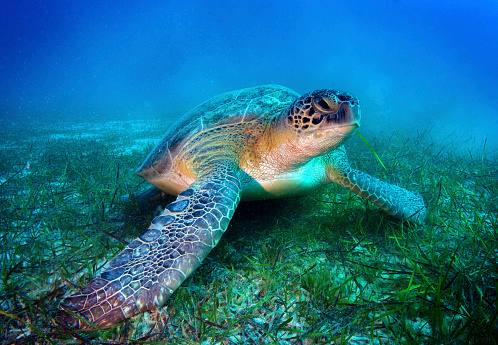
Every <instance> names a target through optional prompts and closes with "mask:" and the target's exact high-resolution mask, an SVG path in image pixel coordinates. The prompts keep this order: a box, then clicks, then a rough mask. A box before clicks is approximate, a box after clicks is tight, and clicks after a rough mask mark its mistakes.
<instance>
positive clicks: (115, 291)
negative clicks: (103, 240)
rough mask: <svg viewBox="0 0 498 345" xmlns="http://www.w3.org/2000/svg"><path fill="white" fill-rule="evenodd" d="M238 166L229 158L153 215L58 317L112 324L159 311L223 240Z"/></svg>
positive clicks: (73, 322) (71, 322) (74, 323)
mask: <svg viewBox="0 0 498 345" xmlns="http://www.w3.org/2000/svg"><path fill="white" fill-rule="evenodd" d="M240 192H241V188H240V182H239V179H238V177H237V175H236V168H235V167H234V166H233V165H231V164H228V163H227V162H224V164H218V165H216V166H214V168H213V170H212V171H208V172H207V173H205V174H203V176H202V177H200V178H199V179H198V180H197V181H196V182H194V183H193V184H192V185H191V186H190V187H189V188H188V189H186V190H185V191H183V192H182V193H180V194H179V195H178V198H177V199H176V201H175V202H173V203H171V204H170V205H168V207H167V208H166V209H165V210H164V212H163V213H162V214H161V215H160V216H158V217H156V218H154V220H153V221H152V224H151V225H150V227H149V229H148V230H147V231H146V232H145V233H143V234H142V235H141V236H140V237H138V238H137V239H135V240H134V241H133V242H131V243H130V244H129V245H128V246H127V247H126V248H125V249H124V250H123V251H122V252H121V253H120V254H119V255H118V256H116V257H115V258H114V259H113V260H111V261H110V262H109V264H108V266H107V268H106V269H105V271H104V272H103V273H102V274H101V275H100V276H99V277H97V278H95V279H94V280H93V281H92V282H90V284H88V285H87V286H86V287H85V288H83V289H82V290H81V291H79V292H77V293H75V294H73V295H71V296H69V297H67V298H66V299H64V300H63V301H62V303H61V306H60V307H59V310H58V312H57V319H58V320H59V322H61V323H62V324H64V325H67V326H69V327H75V328H88V327H89V326H88V325H87V324H85V323H83V322H81V321H80V320H78V318H76V317H74V316H71V315H69V314H68V313H67V312H65V311H64V309H67V310H69V311H71V312H74V313H76V314H78V315H80V316H82V317H83V318H85V319H87V320H88V321H90V322H91V323H93V324H95V325H97V326H99V327H108V326H111V325H113V324H115V323H118V322H120V321H122V320H124V319H126V318H129V317H132V316H134V315H137V314H139V313H141V312H144V311H146V310H155V309H157V308H159V307H161V306H163V305H164V303H165V302H166V299H167V298H168V297H169V296H170V295H171V294H172V293H173V291H175V290H176V289H177V288H178V286H180V284H181V283H182V282H183V281H184V280H185V279H186V278H187V277H188V276H189V275H190V274H191V273H192V272H193V271H194V270H195V269H196V268H197V267H198V266H199V265H200V263H201V262H202V260H203V259H204V258H205V257H206V256H207V255H208V253H209V252H210V251H211V249H213V248H214V246H216V244H218V241H219V240H220V238H221V235H222V234H223V233H224V232H225V230H226V228H227V226H228V223H229V222H230V219H231V218H232V216H233V213H234V211H235V208H236V207H237V205H238V203H239V200H240Z"/></svg>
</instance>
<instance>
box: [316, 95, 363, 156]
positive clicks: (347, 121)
mask: <svg viewBox="0 0 498 345" xmlns="http://www.w3.org/2000/svg"><path fill="white" fill-rule="evenodd" d="M322 115H323V121H322V123H321V124H320V125H319V127H318V128H316V130H315V132H314V133H313V135H312V136H313V137H314V139H315V140H324V139H325V140H332V141H333V143H332V147H337V146H338V144H343V143H344V142H346V141H347V140H348V139H349V138H350V137H351V136H352V135H353V133H354V132H355V131H356V130H357V129H358V128H359V127H360V120H361V109H360V107H359V105H352V104H351V103H350V102H342V103H340V104H339V106H338V107H337V109H336V110H335V111H333V112H328V113H323V114H322Z"/></svg>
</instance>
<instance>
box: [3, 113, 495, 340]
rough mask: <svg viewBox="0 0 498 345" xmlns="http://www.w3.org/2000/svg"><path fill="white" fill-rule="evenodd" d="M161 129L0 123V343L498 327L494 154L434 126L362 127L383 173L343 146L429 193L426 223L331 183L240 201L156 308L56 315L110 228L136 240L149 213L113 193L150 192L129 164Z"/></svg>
mask: <svg viewBox="0 0 498 345" xmlns="http://www.w3.org/2000/svg"><path fill="white" fill-rule="evenodd" d="M168 125H170V124H169V123H164V122H162V121H160V120H142V121H141V120H130V121H112V122H101V123H96V122H91V123H64V122H56V121H54V122H53V123H45V124H38V125H34V124H31V123H23V124H20V123H9V124H8V123H3V124H2V127H3V128H2V131H1V135H0V138H1V140H0V143H1V148H0V203H1V210H2V219H1V228H2V241H1V243H2V244H1V246H2V248H0V250H1V252H0V254H1V261H2V282H0V287H1V289H2V290H1V299H0V310H2V315H3V316H1V317H2V320H3V321H2V323H3V326H1V328H0V329H1V333H0V339H2V343H34V342H37V343H47V342H49V341H50V340H52V341H54V342H56V343H59V342H82V341H84V339H87V338H93V339H94V340H95V341H96V342H97V343H98V342H99V341H104V340H105V341H108V343H113V342H112V341H116V342H118V343H127V342H128V341H130V340H133V339H135V340H136V339H142V340H144V341H147V340H159V339H160V340H162V341H164V342H166V343H168V342H169V343H203V344H211V343H213V344H214V343H223V344H237V343H244V344H246V343H251V344H259V343H278V344H312V343H326V342H329V343H334V342H337V343H342V342H341V340H340V338H341V334H342V336H343V337H345V338H343V341H344V339H346V338H349V340H350V343H352V344H363V343H365V344H366V343H383V344H391V343H392V344H395V343H400V342H401V343H403V342H406V341H407V340H409V339H407V336H406V334H410V335H411V337H412V339H411V341H415V340H414V339H422V340H424V341H426V342H428V343H430V342H431V341H433V340H434V341H446V340H448V339H449V338H447V337H451V336H454V337H455V340H454V341H455V343H465V339H466V338H465V337H466V336H467V333H465V332H469V329H471V327H478V326H479V325H481V326H482V327H483V328H482V330H480V329H478V328H476V329H477V330H479V332H481V333H482V334H483V335H482V337H483V339H490V338H489V337H491V336H494V335H496V334H497V333H496V332H497V328H496V327H497V326H496V311H494V314H493V310H495V308H494V307H493V305H495V303H497V302H496V285H495V284H494V283H493V282H495V283H496V282H497V281H498V280H497V279H498V274H497V273H496V272H498V265H497V255H498V245H497V241H496V231H497V216H498V213H497V209H496V204H497V199H496V198H497V195H496V192H497V170H496V158H492V156H490V157H488V156H485V155H483V156H480V155H479V154H478V153H477V154H474V155H473V156H471V157H470V156H468V155H463V154H459V155H456V154H454V153H453V151H452V150H453V148H454V147H455V146H458V143H457V142H448V143H441V142H438V143H434V142H433V141H431V138H430V133H426V134H424V135H422V136H421V137H418V138H408V137H406V136H405V135H404V134H403V133H389V134H386V133H382V134H378V135H376V136H372V135H367V138H368V139H369V141H370V143H371V144H372V145H373V147H374V148H375V150H376V151H377V153H378V154H379V156H380V157H381V158H382V159H383V161H384V163H385V164H386V166H387V172H383V171H382V168H380V165H378V162H377V161H376V159H375V157H374V156H373V154H372V153H371V152H370V151H369V149H368V148H367V147H366V146H365V145H364V144H363V143H362V142H361V141H360V140H359V138H355V139H353V140H352V141H351V142H349V143H347V144H346V147H348V150H349V152H350V159H351V161H352V162H353V163H352V164H353V166H355V167H357V168H360V169H363V170H366V171H368V172H370V173H372V174H378V173H381V174H382V175H383V176H379V177H382V178H384V179H387V180H389V181H390V182H392V183H396V184H399V185H401V186H403V187H405V188H407V189H410V190H413V191H418V192H420V193H421V194H422V195H423V196H424V198H425V200H426V202H427V203H428V210H429V217H428V221H427V224H426V225H425V226H414V225H408V224H405V225H403V224H402V223H401V222H399V221H397V220H395V219H393V218H392V217H388V216H386V215H385V214H383V213H382V212H380V211H378V210H377V209H376V207H375V206H372V205H369V204H366V203H365V202H364V201H363V200H362V199H361V198H358V197H356V196H354V195H352V194H351V193H349V192H346V191H344V190H343V189H341V188H338V187H334V186H332V187H330V188H326V189H323V190H320V191H316V192H314V193H311V194H309V195H306V196H302V197H295V198H290V199H287V200H276V201H261V202H250V203H241V204H240V205H239V208H238V210H237V212H236V215H235V217H234V219H233V220H232V223H231V225H230V226H229V228H228V230H227V232H226V233H225V235H224V236H223V239H222V241H221V242H220V244H219V245H218V247H217V248H216V249H215V250H213V252H212V253H211V254H210V255H209V256H208V258H207V259H206V260H205V262H204V263H203V265H202V266H201V267H200V268H199V269H198V270H197V271H196V273H194V275H193V276H192V278H190V279H188V280H187V281H186V282H185V283H184V284H183V285H182V287H181V288H180V289H178V291H177V293H176V294H175V295H173V297H172V298H171V299H170V300H168V302H167V305H166V308H165V309H164V310H161V311H159V312H155V313H145V314H144V315H141V316H138V317H137V318H135V320H133V321H131V322H127V323H125V325H124V326H121V327H120V328H119V329H117V330H116V329H114V330H113V331H110V333H99V332H97V333H92V334H89V333H83V334H79V335H78V334H76V333H73V334H71V333H70V332H68V331H67V330H64V329H62V328H61V327H60V326H57V325H56V324H55V322H54V319H53V317H54V315H55V310H56V307H57V304H58V303H59V302H60V300H61V299H62V298H63V296H64V295H67V294H69V292H70V291H74V290H75V289H76V288H77V287H78V286H82V285H84V284H86V283H87V282H88V281H89V278H90V276H92V275H93V274H95V273H98V272H99V269H100V268H101V266H102V265H103V264H105V263H106V262H107V260H109V259H111V258H112V257H113V256H115V255H116V254H117V253H118V252H119V251H120V250H121V249H122V248H123V247H124V244H123V243H121V242H120V241H119V240H116V238H117V239H120V240H123V241H128V242H129V241H131V240H132V239H133V238H134V237H136V236H138V235H140V234H141V233H142V232H143V231H144V230H145V229H146V227H147V225H148V222H150V220H151V219H152V217H153V215H154V214H156V212H157V210H156V208H155V207H149V208H147V209H140V210H138V209H136V208H135V209H130V208H129V207H127V206H126V205H124V204H123V203H121V202H120V198H121V197H122V196H123V195H126V194H129V193H133V192H137V191H140V190H143V189H145V188H147V184H146V183H144V182H143V181H142V180H141V179H140V178H139V177H137V176H135V175H134V170H135V169H136V168H137V167H138V166H139V165H140V163H141V161H142V160H143V159H144V158H145V156H146V155H147V153H148V152H149V151H150V150H151V149H152V147H153V146H154V145H155V143H157V142H158V141H159V140H160V138H161V137H162V136H163V134H164V132H165V131H166V129H167V127H168ZM495 154H496V153H495ZM478 163H479V164H478ZM162 206H164V205H162ZM441 280H442V282H441ZM317 282H318V283H317ZM438 289H439V290H438ZM441 289H443V290H444V291H443V292H444V293H442V292H441V291H440V290H441ZM453 290H454V291H453ZM455 308H456V309H455ZM431 310H432V311H434V313H433V312H432V311H431ZM479 310H480V311H479ZM429 311H431V312H429ZM483 315H484V316H483ZM477 316H479V317H481V318H483V320H484V319H485V316H486V317H488V324H486V322H484V321H483V322H484V323H483V322H478V321H476V320H472V318H473V317H477ZM493 317H495V319H494V321H493ZM476 324H477V325H476ZM483 325H484V326H483ZM486 325H487V328H486V327H485V326H486ZM463 326H465V327H466V328H467V330H461V329H462V328H463ZM473 336H474V337H475V335H473ZM95 337H96V338H95ZM445 337H446V338H445ZM49 339H50V340H49Z"/></svg>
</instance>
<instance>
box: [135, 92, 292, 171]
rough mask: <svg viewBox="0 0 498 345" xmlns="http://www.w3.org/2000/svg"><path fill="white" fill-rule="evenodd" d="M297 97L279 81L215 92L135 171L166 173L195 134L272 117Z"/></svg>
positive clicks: (193, 110)
mask: <svg viewBox="0 0 498 345" xmlns="http://www.w3.org/2000/svg"><path fill="white" fill-rule="evenodd" d="M298 97H299V94H298V93H296V92H295V91H293V90H291V89H289V88H286V87H283V86H280V85H263V86H256V87H251V88H246V89H242V90H237V91H231V92H227V93H224V94H221V95H218V96H215V97H213V98H211V99H209V100H207V101H205V102H204V103H201V104H200V105H198V106H196V107H195V108H193V109H192V110H190V111H189V112H187V113H186V114H185V115H183V116H182V117H181V118H180V119H179V120H178V122H177V123H176V124H175V125H174V126H172V127H171V128H170V129H169V130H168V131H167V132H166V134H165V135H164V137H163V138H162V139H161V141H160V142H159V143H158V144H157V145H156V146H155V147H154V149H153V150H152V151H151V152H150V153H149V155H148V156H147V158H146V159H145V161H144V162H143V164H142V165H141V166H140V168H138V170H137V171H136V173H137V175H139V176H142V177H143V178H145V179H146V180H150V179H151V178H152V177H153V176H151V174H161V175H163V174H165V173H167V172H168V171H169V170H170V169H171V166H172V162H173V160H174V159H175V157H177V156H178V155H179V154H180V153H181V152H182V150H183V148H184V145H185V143H186V142H189V141H190V140H191V138H192V137H193V136H195V135H197V134H199V133H201V132H203V131H205V130H207V129H211V128H214V127H216V126H221V125H225V124H229V123H244V122H249V121H252V120H254V119H255V118H260V119H261V118H263V119H264V120H266V119H267V120H268V121H269V120H271V119H272V118H274V117H275V116H277V115H279V114H280V113H281V112H282V111H283V110H285V109H286V108H287V107H288V106H289V105H290V104H291V103H292V102H294V101H295V100H296V99H297V98H298ZM225 128H228V127H226V126H225ZM228 137H229V136H228Z"/></svg>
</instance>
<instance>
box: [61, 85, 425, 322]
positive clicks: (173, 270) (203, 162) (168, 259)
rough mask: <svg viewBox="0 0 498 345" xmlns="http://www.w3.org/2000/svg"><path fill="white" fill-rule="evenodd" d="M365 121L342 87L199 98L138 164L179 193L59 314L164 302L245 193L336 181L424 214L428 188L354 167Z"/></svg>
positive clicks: (129, 311)
mask: <svg viewBox="0 0 498 345" xmlns="http://www.w3.org/2000/svg"><path fill="white" fill-rule="evenodd" d="M359 125H360V105H359V102H358V98H356V97H355V96H353V95H352V94H350V93H348V92H344V91H336V90H327V89H325V90H317V91H313V92H310V93H307V94H305V95H303V96H299V94H297V93H296V92H294V91H292V90H290V89H288V88H285V87H283V86H278V85H264V86H258V87H252V88H246V89H243V90H238V91H232V92H228V93H224V94H222V95H219V96H216V97H214V98H212V99H210V100H208V101H206V102H204V103H202V104H200V105H198V106H197V107H195V108H194V109H192V110H191V111H189V112H188V113H186V114H185V115H184V116H183V117H182V118H181V119H180V120H179V122H178V123H177V124H176V125H175V126H173V127H171V128H170V129H169V131H168V132H167V133H166V135H165V136H164V137H163V139H162V140H161V141H160V142H159V144H158V145H157V146H156V147H155V148H154V149H153V150H152V152H151V153H150V154H149V155H148V157H147V158H146V159H145V161H144V163H143V164H142V166H141V167H140V168H139V169H138V170H137V174H138V175H139V176H141V177H143V178H144V179H146V180H147V181H148V182H150V183H151V184H152V185H154V186H156V187H157V188H159V189H161V190H162V191H165V192H167V193H170V194H173V195H178V197H177V199H176V201H174V202H172V203H171V204H169V205H168V206H167V208H166V209H165V210H164V211H163V212H162V213H161V214H160V215H159V216H157V217H155V218H154V219H153V221H152V224H151V225H150V227H149V228H148V230H147V231H146V232H145V233H143V234H142V235H140V236H139V237H138V238H137V239H135V240H134V241H133V242H131V243H130V244H129V245H128V246H127V247H126V248H125V249H124V250H123V251H122V252H121V253H119V254H118V255H117V256H116V257H115V258H114V259H113V260H111V261H110V262H109V263H108V265H107V267H106V268H105V270H104V272H103V273H102V274H100V276H98V277H97V278H95V279H94V280H92V281H91V282H90V284H88V285H87V286H86V287H84V288H83V289H81V290H80V291H79V292H76V293H74V294H72V295H71V296H69V297H67V298H65V299H64V300H63V301H62V303H61V304H60V306H59V310H58V312H57V319H58V320H59V322H60V323H62V324H64V325H66V326H70V327H74V328H88V327H89V326H88V325H87V323H84V322H81V321H80V320H79V319H78V318H76V317H74V315H71V314H78V315H80V316H82V317H83V318H85V319H87V320H88V321H90V322H91V323H93V324H95V325H97V326H100V327H107V326H110V325H113V324H116V323H118V322H119V321H121V320H124V319H126V318H129V317H131V316H134V315H136V314H139V313H141V312H144V311H146V310H155V309H157V308H159V307H161V306H163V305H164V303H165V301H166V299H167V298H168V297H169V296H170V295H171V294H172V293H173V291H175V289H177V288H178V286H180V284H181V283H182V282H183V281H184V280H185V279H186V278H187V277H188V276H189V275H190V274H192V272H193V271H194V270H195V269H196V268H197V267H198V266H199V265H200V263H201V262H202V260H203V259H204V258H205V257H206V256H207V255H208V253H209V252H210V251H211V249H213V247H214V246H216V244H217V243H218V241H219V240H220V237H221V236H222V235H223V233H224V231H225V230H226V228H227V226H228V223H229V222H230V219H231V218H232V216H233V214H234V212H235V209H236V208H237V205H238V204H239V201H240V200H254V199H268V198H277V197H285V196H289V195H294V194H298V193H303V192H308V191H310V190H312V189H314V188H317V187H320V186H323V185H326V184H328V183H330V182H335V183H337V184H339V185H341V186H344V187H345V188H347V189H349V190H351V191H352V192H354V193H356V194H358V195H360V196H362V197H364V198H366V199H368V200H370V201H371V202H373V203H374V204H376V205H377V206H379V207H380V208H381V209H383V210H384V211H386V212H387V213H389V214H391V215H394V216H397V217H399V218H401V219H403V220H410V221H413V222H415V223H423V222H424V221H425V216H426V208H425V204H424V201H423V199H422V197H421V196H420V195H419V194H417V193H412V192H409V191H407V190H405V189H403V188H400V187H397V186H394V185H391V184H388V183H386V182H383V181H381V180H379V179H377V178H374V177H372V176H370V175H368V174H366V173H363V172H360V171H357V170H354V169H352V168H351V167H350V166H349V164H348V160H347V157H346V151H345V149H344V146H342V145H343V144H344V142H345V141H346V140H347V139H348V138H350V137H351V135H352V134H353V133H354V131H355V130H356V129H357V128H358V127H359ZM67 311H69V313H68V312H67Z"/></svg>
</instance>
